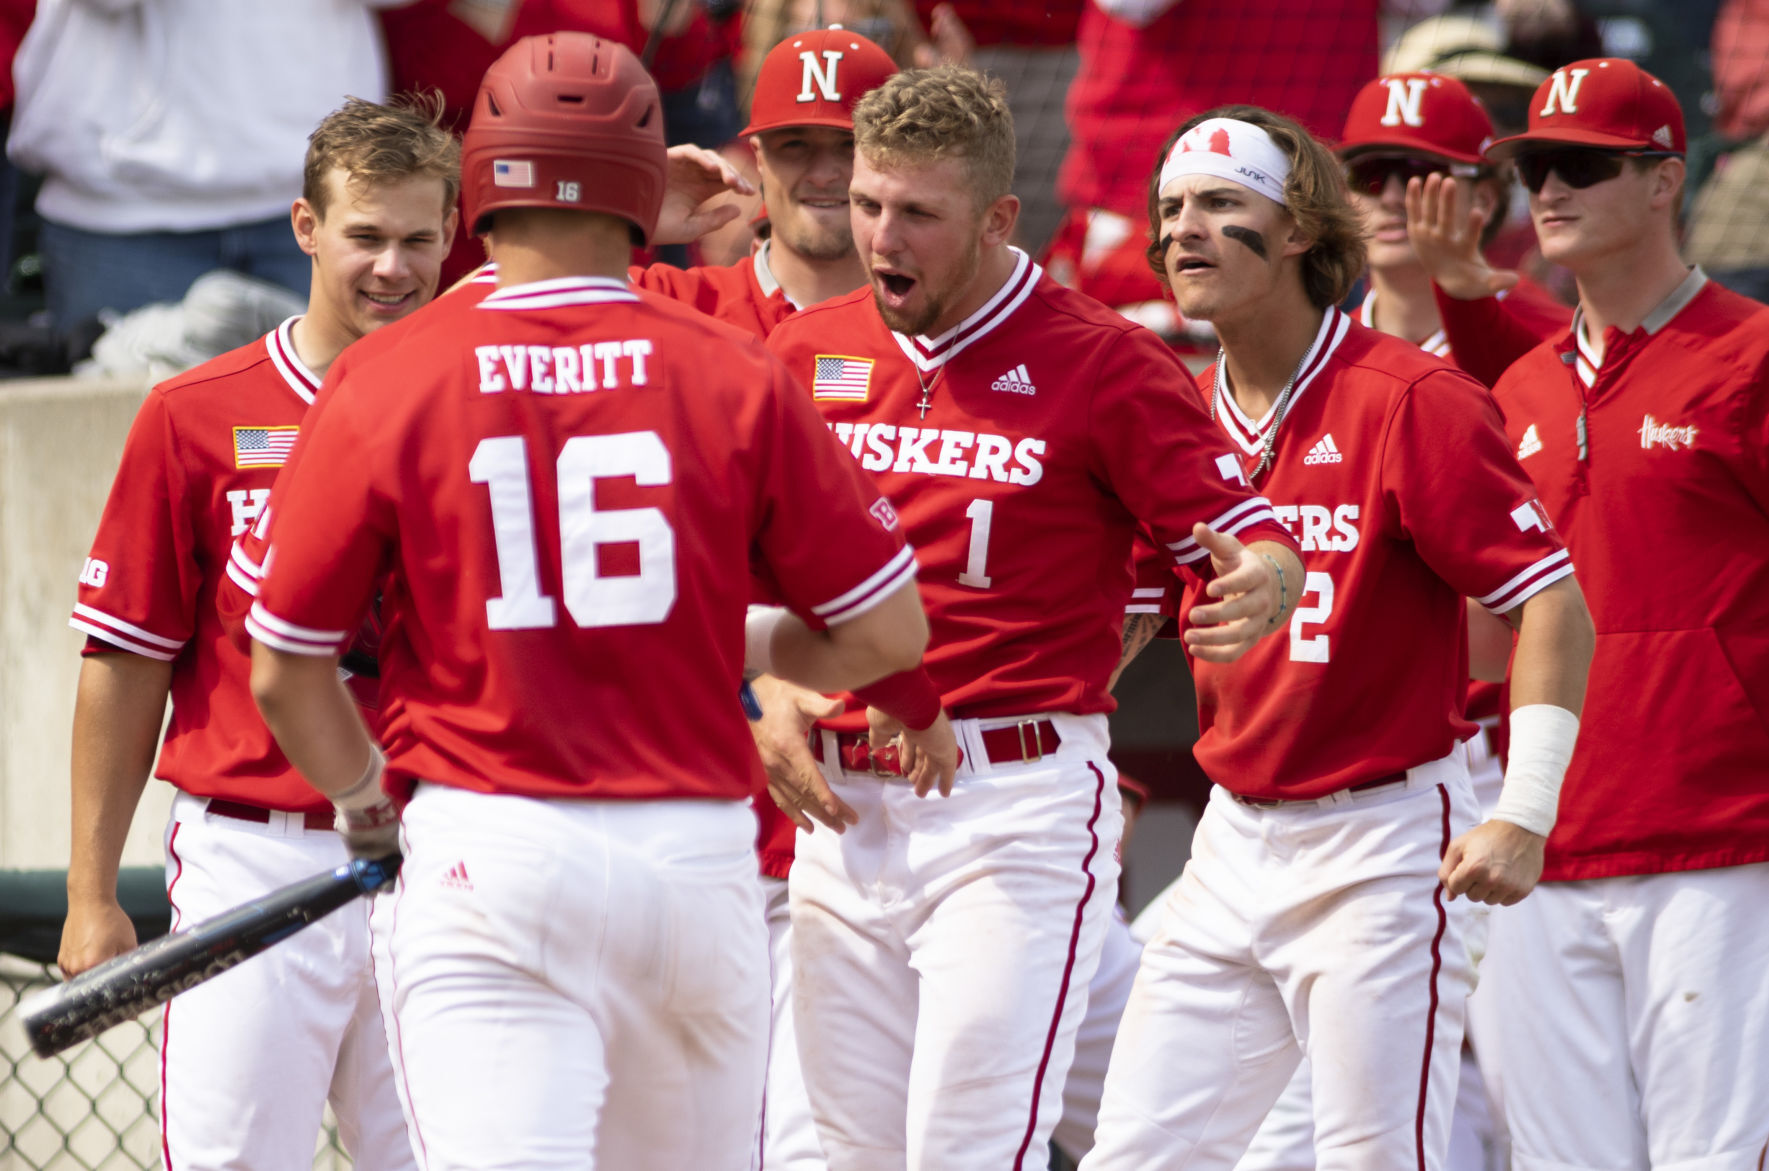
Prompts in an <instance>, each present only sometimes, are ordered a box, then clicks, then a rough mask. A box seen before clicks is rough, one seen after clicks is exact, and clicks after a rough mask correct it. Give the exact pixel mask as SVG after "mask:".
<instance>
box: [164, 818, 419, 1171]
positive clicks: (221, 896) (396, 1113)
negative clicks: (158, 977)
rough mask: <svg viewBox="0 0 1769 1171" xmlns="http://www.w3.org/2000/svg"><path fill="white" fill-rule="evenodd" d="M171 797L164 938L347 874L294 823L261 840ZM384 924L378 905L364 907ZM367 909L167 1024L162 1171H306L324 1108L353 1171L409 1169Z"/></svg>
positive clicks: (263, 959) (171, 1008) (339, 914)
mask: <svg viewBox="0 0 1769 1171" xmlns="http://www.w3.org/2000/svg"><path fill="white" fill-rule="evenodd" d="M207 804H208V802H207V801H205V800H204V799H203V798H200V797H192V796H190V795H189V794H185V793H180V794H179V795H178V796H177V797H176V798H174V800H173V802H172V818H171V820H170V822H168V824H167V826H166V894H167V897H168V898H169V899H170V900H171V903H172V911H173V919H172V927H173V930H178V929H181V928H185V927H189V926H191V925H192V924H193V923H196V922H199V921H201V920H203V919H207V918H209V917H211V916H214V915H219V914H221V913H222V912H224V911H231V910H233V909H234V908H236V907H238V906H239V905H240V904H241V903H243V902H246V901H247V900H249V899H253V898H257V897H258V896H260V895H264V894H268V893H269V892H271V891H273V890H275V889H276V888H278V887H281V886H286V885H288V884H289V883H291V882H299V881H300V880H302V879H304V878H312V877H313V876H314V875H316V874H319V873H321V872H323V871H326V870H331V869H333V868H335V867H337V866H341V865H343V864H344V862H346V861H347V860H348V858H347V855H346V854H345V852H344V843H343V840H342V839H340V838H339V837H338V835H337V834H335V833H333V832H332V831H331V830H324V829H314V830H309V829H304V828H303V827H302V819H301V816H300V815H299V814H295V815H293V816H291V815H287V814H277V813H273V814H272V815H271V820H270V822H269V823H267V824H262V825H260V824H256V823H254V822H249V821H239V820H237V819H234V818H227V817H219V816H216V815H214V814H210V813H207V812H205V811H204V810H205V806H206V805H207ZM373 902H374V907H375V910H376V911H377V913H385V910H386V907H385V900H384V899H381V898H377V899H375V900H374V901H373ZM370 907H371V904H370V901H369V900H360V901H358V902H354V903H351V904H350V905H348V906H345V907H341V908H339V909H338V910H336V911H333V912H332V913H331V914H330V915H327V916H326V917H325V918H324V919H321V920H320V921H319V922H317V923H315V924H313V925H312V926H310V927H308V928H307V929H306V930H304V931H302V932H300V933H299V934H297V935H295V936H294V937H293V938H290V939H287V940H284V941H283V942H282V943H279V944H277V945H276V946H275V947H272V948H270V949H268V950H267V951H265V952H263V953H261V954H259V955H257V956H254V957H253V958H252V959H251V960H250V961H248V962H247V963H244V964H241V965H240V966H239V967H237V968H234V969H232V970H231V971H228V972H224V973H222V974H221V975H219V976H217V977H215V979H213V980H210V981H209V982H208V983H206V984H200V985H198V986H197V987H195V988H192V989H191V990H190V991H188V992H184V993H181V994H180V995H179V996H178V997H177V998H176V999H174V1000H172V1001H170V1002H168V1003H167V1005H166V1007H165V1009H164V1014H165V1015H164V1021H165V1026H164V1030H165V1031H164V1038H163V1042H162V1046H161V1062H160V1136H161V1144H160V1156H161V1159H162V1161H163V1162H164V1164H165V1167H166V1169H167V1171H209V1169H212V1168H241V1169H246V1171H309V1168H311V1167H312V1165H313V1150H314V1145H315V1143H316V1142H317V1140H318V1138H319V1128H320V1122H321V1119H322V1117H323V1115H324V1113H325V1105H326V1102H327V1101H328V1100H330V1102H331V1104H332V1110H333V1112H334V1113H335V1114H336V1115H337V1117H338V1131H339V1137H340V1138H342V1139H343V1142H344V1146H345V1148H346V1149H348V1150H349V1152H350V1154H351V1156H352V1158H353V1159H354V1160H355V1164H356V1166H357V1167H359V1168H362V1171H408V1169H410V1168H412V1167H414V1166H415V1164H414V1163H413V1161H412V1149H411V1144H410V1142H409V1141H408V1140H407V1138H406V1130H405V1119H404V1117H403V1116H402V1115H401V1114H400V1110H399V1099H398V1096H397V1095H396V1094H395V1092H394V1086H393V1067H392V1066H391V1065H390V1064H389V1063H388V1060H387V1037H386V1033H385V1032H384V1031H383V1030H382V1027H381V1009H380V1003H379V1001H378V999H377V997H376V993H375V974H374V968H373V959H372V958H371V952H370V946H369V915H370Z"/></svg>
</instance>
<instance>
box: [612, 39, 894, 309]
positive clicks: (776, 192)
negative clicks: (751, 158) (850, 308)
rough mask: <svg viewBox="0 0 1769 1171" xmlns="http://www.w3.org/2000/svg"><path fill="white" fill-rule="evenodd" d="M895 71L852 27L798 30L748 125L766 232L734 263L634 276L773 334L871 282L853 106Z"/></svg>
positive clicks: (765, 72)
mask: <svg viewBox="0 0 1769 1171" xmlns="http://www.w3.org/2000/svg"><path fill="white" fill-rule="evenodd" d="M896 71H897V66H896V63H895V62H893V61H892V60H891V57H890V54H888V53H886V52H885V51H884V50H883V49H881V48H879V47H878V46H877V45H875V44H873V43H872V42H871V41H869V40H867V39H866V38H865V37H863V36H860V35H859V34H858V33H852V32H848V31H847V30H845V29H840V28H832V29H817V30H813V31H811V32H804V33H798V34H796V35H794V36H791V37H788V38H787V39H786V40H784V41H782V42H780V44H778V45H776V46H774V48H773V49H772V50H770V51H769V53H768V55H767V56H766V57H765V58H763V60H762V66H761V68H760V69H759V70H758V71H757V73H756V85H755V93H754V95H753V97H752V98H751V100H750V119H749V125H748V126H746V127H744V128H743V135H744V137H745V138H746V139H748V141H749V144H750V147H751V148H752V149H753V150H754V151H755V159H756V169H757V171H758V172H759V173H760V175H761V188H762V201H763V204H764V205H765V206H766V207H767V209H768V216H769V238H768V240H767V242H766V243H764V244H763V245H762V247H761V250H760V251H758V252H757V253H756V254H755V255H753V256H751V257H747V258H745V259H743V260H740V261H738V262H737V263H736V264H732V265H721V266H711V265H707V266H700V267H696V268H690V269H686V270H683V269H679V268H675V267H672V266H670V265H667V264H653V265H651V266H649V267H647V268H635V269H634V270H633V271H632V279H633V284H634V286H635V287H637V288H641V289H647V290H650V291H652V292H657V293H662V294H663V295H664V296H667V297H673V298H675V299H676V300H678V301H683V302H686V303H688V304H690V305H693V306H694V307H695V308H697V309H700V310H702V311H703V312H706V313H709V314H711V315H712V316H714V317H717V318H719V319H721V320H723V321H728V322H730V323H731V324H732V325H735V326H737V327H739V328H740V329H743V330H745V331H747V332H749V333H753V334H756V335H758V336H761V337H766V336H767V335H768V333H769V331H771V330H772V329H773V327H774V326H775V325H776V324H778V323H779V322H780V321H781V320H783V319H784V318H785V317H786V315H787V314H789V313H791V312H792V311H793V310H794V309H797V308H802V307H804V306H806V305H814V304H816V303H817V302H819V301H827V300H829V299H830V298H831V297H839V296H841V295H842V294H844V293H851V292H853V291H854V290H855V289H857V288H859V287H860V286H861V285H863V284H864V283H865V282H866V270H865V268H864V266H863V265H862V264H861V263H860V260H859V258H858V257H857V256H856V255H855V254H854V237H853V232H852V229H851V228H850V227H849V225H848V180H849V178H850V176H851V175H852V174H853V168H854V129H853V127H854V122H853V114H852V111H853V108H854V103H855V102H857V101H859V100H860V97H861V95H863V94H865V93H866V92H867V91H869V90H871V89H873V88H875V87H876V86H878V85H879V84H880V83H881V82H883V81H884V80H885V78H887V77H889V76H891V74H893V73H895V72H896Z"/></svg>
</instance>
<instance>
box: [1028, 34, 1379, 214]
mask: <svg viewBox="0 0 1769 1171" xmlns="http://www.w3.org/2000/svg"><path fill="white" fill-rule="evenodd" d="M1379 8H1380V0H1319V2H1317V3H1310V4H1298V3H1296V0H1241V2H1239V3H1234V4H1216V3H1194V2H1193V0H1180V2H1178V3H1175V4H1174V5H1172V7H1170V8H1168V9H1167V10H1166V11H1165V12H1163V13H1161V15H1159V16H1157V17H1156V18H1155V19H1154V20H1152V21H1150V22H1149V24H1148V25H1147V26H1144V27H1139V26H1137V25H1134V24H1132V23H1130V22H1129V21H1126V20H1120V19H1118V18H1117V17H1114V16H1109V15H1107V14H1106V13H1105V12H1102V11H1101V10H1100V8H1099V6H1098V5H1097V4H1096V3H1092V2H1090V3H1088V5H1087V7H1086V9H1085V10H1084V11H1083V12H1082V14H1081V25H1080V30H1079V32H1078V34H1077V44H1078V45H1079V47H1080V51H1081V65H1080V69H1079V71H1078V72H1077V73H1076V75H1075V81H1074V83H1073V84H1072V85H1070V86H1069V94H1068V103H1067V112H1068V119H1069V127H1070V130H1071V132H1072V139H1071V142H1070V146H1069V153H1068V157H1067V158H1065V159H1064V160H1063V167H1062V172H1061V174H1060V175H1059V177H1058V181H1057V189H1058V192H1059V194H1061V195H1062V197H1063V202H1064V203H1066V204H1067V205H1068V206H1070V207H1103V208H1106V209H1107V210H1110V211H1116V212H1120V213H1122V214H1124V215H1127V216H1132V217H1134V218H1135V219H1137V220H1138V221H1139V222H1143V221H1146V219H1147V216H1148V201H1149V176H1150V175H1151V174H1153V172H1154V170H1155V168H1156V167H1157V166H1158V165H1159V164H1160V159H1159V158H1158V157H1157V156H1158V155H1159V154H1160V153H1161V144H1162V143H1163V142H1165V141H1166V140H1167V136H1168V135H1169V134H1171V133H1173V131H1174V130H1175V129H1176V128H1177V127H1178V126H1179V124H1180V123H1181V122H1184V121H1185V120H1186V119H1187V118H1189V117H1191V116H1192V115H1193V114H1198V113H1202V112H1203V111H1205V110H1208V109H1210V108H1212V107H1214V106H1220V105H1223V104H1225V103H1228V102H1247V103H1251V104H1252V105H1255V106H1263V107H1265V108H1266V109H1268V110H1276V111H1277V112H1278V113H1280V114H1288V115H1289V116H1290V117H1292V118H1295V119H1296V120H1297V121H1299V122H1301V123H1302V124H1303V125H1304V126H1306V127H1308V129H1309V130H1310V131H1312V132H1314V133H1315V134H1316V135H1317V136H1320V137H1322V138H1325V139H1329V140H1330V139H1331V138H1332V137H1333V136H1335V135H1337V134H1338V132H1339V129H1340V127H1341V126H1342V125H1343V123H1344V121H1345V111H1346V109H1347V108H1349V107H1350V105H1351V99H1352V98H1353V97H1355V96H1356V95H1357V91H1358V90H1359V89H1360V88H1361V87H1362V86H1363V84H1364V83H1365V82H1366V81H1368V80H1369V79H1370V78H1372V77H1375V76H1376V74H1377V72H1378V70H1377V68H1376V54H1377V50H1378V48H1379V45H1380V41H1381V36H1380V29H1379V27H1378V21H1377V17H1378V10H1379ZM1175 62H1184V63H1185V64H1184V67H1183V68H1177V67H1176V66H1175Z"/></svg>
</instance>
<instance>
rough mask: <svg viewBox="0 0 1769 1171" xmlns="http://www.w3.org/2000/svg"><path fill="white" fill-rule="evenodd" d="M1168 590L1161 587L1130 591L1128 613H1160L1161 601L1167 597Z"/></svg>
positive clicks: (1126, 608) (1126, 605)
mask: <svg viewBox="0 0 1769 1171" xmlns="http://www.w3.org/2000/svg"><path fill="white" fill-rule="evenodd" d="M1166 596H1167V591H1166V590H1165V589H1161V588H1159V587H1152V588H1148V589H1138V590H1131V591H1130V601H1129V602H1128V603H1126V604H1125V606H1124V612H1125V613H1126V614H1159V613H1160V612H1161V601H1162V599H1164V598H1166Z"/></svg>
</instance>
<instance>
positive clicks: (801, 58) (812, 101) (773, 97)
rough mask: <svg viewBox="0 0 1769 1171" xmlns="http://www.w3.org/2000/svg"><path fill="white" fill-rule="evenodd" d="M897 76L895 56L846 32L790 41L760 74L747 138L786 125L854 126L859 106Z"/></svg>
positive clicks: (819, 31) (804, 35) (838, 30)
mask: <svg viewBox="0 0 1769 1171" xmlns="http://www.w3.org/2000/svg"><path fill="white" fill-rule="evenodd" d="M895 72H897V63H896V62H895V61H892V60H891V55H890V54H889V53H887V52H885V51H884V50H883V49H881V48H879V47H878V46H877V45H875V44H873V43H872V42H871V41H869V40H867V39H866V38H865V37H863V36H861V35H860V34H859V33H851V32H849V31H847V30H846V29H843V28H824V29H817V30H815V31H813V32H808V33H799V34H797V35H795V36H790V37H787V38H786V39H785V40H784V41H781V42H780V43H779V44H778V45H775V46H774V47H773V48H772V49H770V50H768V55H767V57H765V58H763V60H762V67H761V69H760V70H758V71H757V73H756V88H755V93H754V94H753V95H752V96H751V98H750V102H749V125H748V126H745V127H744V128H743V130H742V133H743V134H746V135H748V134H760V133H761V132H762V131H764V130H776V129H778V128H780V127H782V126H834V127H837V128H838V129H841V130H852V129H853V128H854V103H855V102H858V101H859V100H860V99H861V98H862V97H864V96H866V94H867V93H869V92H871V91H872V90H875V89H877V88H878V87H879V86H881V85H883V84H884V82H885V80H886V79H887V78H889V77H890V76H891V75H892V74H893V73H895Z"/></svg>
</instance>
